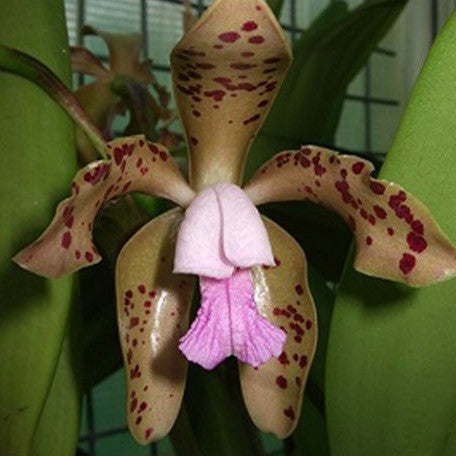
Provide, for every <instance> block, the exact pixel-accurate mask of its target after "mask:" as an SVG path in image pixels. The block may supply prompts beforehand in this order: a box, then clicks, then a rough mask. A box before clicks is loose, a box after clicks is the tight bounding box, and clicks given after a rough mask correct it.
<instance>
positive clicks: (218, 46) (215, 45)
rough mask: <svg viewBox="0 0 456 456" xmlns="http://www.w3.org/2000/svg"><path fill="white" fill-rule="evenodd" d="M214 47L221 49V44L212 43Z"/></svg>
mask: <svg viewBox="0 0 456 456" xmlns="http://www.w3.org/2000/svg"><path fill="white" fill-rule="evenodd" d="M213 48H214V49H223V44H214V46H213Z"/></svg>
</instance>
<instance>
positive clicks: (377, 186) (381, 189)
mask: <svg viewBox="0 0 456 456" xmlns="http://www.w3.org/2000/svg"><path fill="white" fill-rule="evenodd" d="M370 189H371V190H372V192H373V193H375V194H376V195H383V194H384V193H385V190H386V187H385V186H384V185H383V184H381V183H380V182H371V185H370Z"/></svg>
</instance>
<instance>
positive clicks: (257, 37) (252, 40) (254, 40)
mask: <svg viewBox="0 0 456 456" xmlns="http://www.w3.org/2000/svg"><path fill="white" fill-rule="evenodd" d="M249 43H252V44H261V43H264V38H263V37H262V36H261V35H255V36H252V37H250V38H249Z"/></svg>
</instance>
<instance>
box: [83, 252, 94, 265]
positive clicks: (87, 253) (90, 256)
mask: <svg viewBox="0 0 456 456" xmlns="http://www.w3.org/2000/svg"><path fill="white" fill-rule="evenodd" d="M84 256H85V259H86V260H87V261H88V262H89V263H91V262H92V261H93V254H92V253H91V252H86V253H85V254H84Z"/></svg>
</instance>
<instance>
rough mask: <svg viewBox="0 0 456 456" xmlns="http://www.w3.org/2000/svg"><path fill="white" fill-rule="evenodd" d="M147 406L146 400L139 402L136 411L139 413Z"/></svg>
mask: <svg viewBox="0 0 456 456" xmlns="http://www.w3.org/2000/svg"><path fill="white" fill-rule="evenodd" d="M146 408H147V402H144V401H143V402H141V404H140V406H139V410H138V413H141V412H143V411H144V410H146Z"/></svg>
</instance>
